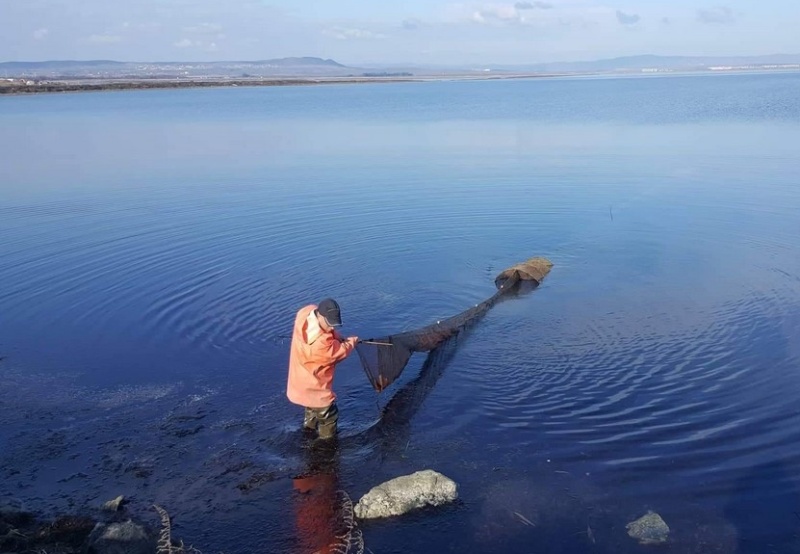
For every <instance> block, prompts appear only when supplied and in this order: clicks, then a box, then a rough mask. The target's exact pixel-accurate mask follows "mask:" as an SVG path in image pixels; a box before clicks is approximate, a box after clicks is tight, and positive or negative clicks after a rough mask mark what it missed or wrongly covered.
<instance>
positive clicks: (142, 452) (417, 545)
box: [0, 73, 800, 554]
mask: <svg viewBox="0 0 800 554" xmlns="http://www.w3.org/2000/svg"><path fill="white" fill-rule="evenodd" d="M798 90H800V74H796V73H794V74H791V73H790V74H759V75H725V76H687V77H658V78H615V79H540V80H515V81H478V82H436V83H398V84H379V85H331V86H318V87H275V88H249V89H248V88H237V89H213V90H174V91H136V92H114V93H86V94H64V95H42V96H26V97H5V98H2V99H0V129H2V131H0V285H1V286H0V357H3V360H2V361H0V472H1V473H0V475H2V481H0V500H2V499H5V498H7V497H13V498H15V499H18V500H21V501H23V502H24V503H25V505H26V506H27V507H29V508H31V509H35V510H41V511H44V512H46V513H61V512H66V511H69V512H75V511H79V512H80V511H86V510H92V509H94V508H95V507H97V506H98V505H99V504H100V503H102V502H104V501H105V500H108V499H110V498H113V497H115V496H117V495H118V494H124V495H126V496H129V497H131V499H132V501H131V504H130V505H129V509H130V510H131V512H132V513H133V514H135V515H137V516H138V517H143V518H145V519H149V520H151V521H152V522H153V523H154V524H155V523H156V522H157V518H156V515H155V512H153V511H152V510H151V509H150V505H151V504H152V503H158V504H160V505H162V506H164V507H165V508H167V510H168V511H169V512H170V513H171V514H172V515H173V517H174V519H175V526H174V534H175V535H177V536H180V537H181V538H183V539H184V540H185V542H187V544H188V543H191V544H193V545H194V546H196V547H197V548H199V549H200V550H203V551H205V552H218V551H224V552H227V553H229V554H232V553H239V552H241V553H251V552H310V551H312V550H313V549H314V548H319V547H320V546H322V543H323V542H325V541H326V540H327V539H329V538H330V536H329V535H330V534H331V533H332V532H333V531H332V530H331V528H330V526H329V525H327V524H326V523H325V522H326V521H327V519H328V516H329V515H330V514H332V513H335V509H334V508H335V506H332V505H331V503H336V502H340V499H338V497H337V498H334V497H333V496H331V495H330V494H327V493H326V492H325V491H330V490H343V491H346V492H347V493H348V494H349V495H350V497H352V498H353V499H354V500H357V499H358V498H359V497H360V496H361V495H362V494H364V493H365V492H366V491H367V490H369V489H370V488H371V487H373V486H375V485H377V484H379V483H380V482H382V481H384V480H386V479H389V478H392V477H395V476H398V475H402V474H408V473H411V472H413V471H417V470H419V469H425V468H432V469H436V470H438V471H440V472H442V473H444V474H446V475H448V476H450V477H452V478H453V479H455V480H456V481H457V482H458V483H459V487H460V488H459V495H460V500H459V502H457V503H456V504H454V505H451V506H448V507H445V508H441V509H433V510H425V511H423V512H422V513H419V514H413V515H409V516H406V517H403V518H398V519H393V520H387V521H382V522H379V523H368V524H363V525H362V531H363V536H364V540H365V543H366V546H367V547H368V548H370V550H371V551H373V552H375V553H386V552H420V553H423V552H431V553H433V552H447V551H452V552H530V551H537V552H548V553H550V552H565V553H566V552H569V553H572V552H575V553H579V552H580V553H583V552H603V553H606V552H608V553H610V552H640V551H642V552H645V551H648V547H642V546H639V545H638V544H637V543H636V542H635V541H634V540H633V539H631V538H630V537H628V536H627V534H626V530H625V524H626V523H628V522H630V521H633V520H634V519H636V518H638V517H640V516H642V515H644V514H645V513H646V512H647V511H648V510H653V511H656V512H658V513H659V514H661V516H662V517H663V518H664V520H665V521H666V522H667V523H668V524H669V526H670V528H671V534H670V539H669V542H668V544H666V545H664V546H663V547H662V549H661V550H662V551H664V552H754V553H762V552H777V553H783V552H793V553H796V552H800V536H799V534H800V402H798V400H797V399H798V397H800V339H798V337H800V247H798V244H799V243H800V240H798V239H800V182H798V180H799V179H800V177H798V176H800V149H798V147H797V145H798V144H800V101H799V100H798V94H797V93H798ZM534 255H536V256H546V257H548V258H549V259H551V260H552V261H553V263H554V264H555V266H554V269H553V271H552V273H551V274H550V276H549V277H548V278H547V280H546V281H545V282H544V284H543V286H542V287H540V288H539V289H537V290H536V291H534V292H533V293H531V294H528V295H524V296H522V297H519V298H516V299H514V300H513V301H507V302H503V303H502V304H500V305H498V306H496V307H495V308H494V309H493V310H492V311H491V312H489V314H488V315H487V316H486V318H485V319H483V320H482V321H481V322H480V323H479V324H478V325H476V326H475V327H474V328H473V329H471V330H470V331H469V332H468V333H467V334H466V335H465V336H462V337H460V338H459V340H458V343H457V344H455V345H451V346H450V347H449V348H448V349H447V351H446V352H442V353H439V355H438V356H437V357H436V358H435V359H431V360H428V361H427V363H426V358H425V356H424V355H417V356H416V357H415V358H414V359H413V360H412V363H411V364H410V365H409V367H408V369H407V371H406V372H405V373H404V375H403V377H402V379H401V381H400V382H399V383H397V384H395V385H394V386H393V387H392V388H390V389H389V390H388V391H386V392H384V393H383V394H381V395H376V393H375V392H374V391H373V390H372V389H371V388H370V386H369V383H368V381H367V379H366V377H365V376H364V373H363V371H362V370H361V368H360V366H359V364H358V361H357V360H356V359H355V358H352V359H348V360H346V361H345V362H344V363H343V364H341V366H340V367H339V370H338V372H337V375H336V381H335V390H336V391H337V393H338V395H339V399H340V410H341V417H342V419H341V422H340V425H341V435H342V438H341V440H340V445H339V446H340V448H339V451H338V452H337V453H336V454H335V459H334V460H333V462H331V463H332V464H333V465H332V466H326V467H328V468H329V469H330V467H332V468H334V471H333V473H332V474H330V471H327V472H324V475H328V477H326V478H330V480H329V481H324V482H323V483H322V484H320V483H316V485H315V486H316V488H315V489H313V490H316V491H317V493H314V492H313V490H312V493H310V494H301V493H300V492H299V489H300V488H302V484H301V483H300V482H299V481H298V480H297V479H293V477H297V476H298V475H300V474H303V473H306V472H307V471H306V470H307V469H308V467H307V466H308V465H309V464H311V463H313V461H314V458H313V456H314V455H315V454H314V453H313V450H312V451H309V449H307V448H306V447H305V446H304V443H303V440H302V437H301V435H300V433H299V429H298V427H299V424H300V418H301V412H300V410H299V409H298V408H296V407H294V406H292V405H291V404H289V403H288V401H287V400H286V399H285V396H284V391H285V379H286V363H287V360H288V347H289V344H288V340H287V339H286V336H287V335H288V334H290V332H291V323H292V320H293V317H294V313H295V312H296V310H297V309H299V308H300V307H302V306H303V305H304V304H306V303H309V302H314V301H317V300H319V299H321V298H323V297H325V296H334V297H335V298H337V299H338V300H339V302H340V304H341V305H342V308H343V311H344V317H345V320H346V322H347V325H346V329H345V332H346V333H348V334H357V335H359V336H362V337H367V336H380V335H382V334H386V333H393V332H397V331H402V330H407V329H412V328H415V327H418V326H422V325H425V324H428V323H431V322H432V321H435V320H437V319H441V318H443V317H446V316H449V315H453V314H455V313H458V312H460V311H462V310H463V309H465V308H467V307H469V306H471V305H473V304H475V303H477V302H480V301H482V300H484V299H485V298H487V297H488V296H490V295H491V294H492V293H493V290H494V289H493V279H494V276H495V274H496V273H497V272H499V271H500V270H502V269H504V268H505V267H507V266H510V265H513V264H514V263H517V262H519V261H522V260H524V259H527V258H529V257H531V256H534ZM326 487H328V488H327V489H326ZM320 491H322V492H320ZM320 514H322V515H320ZM325 514H327V515H325ZM520 516H522V517H520ZM334 519H335V518H334ZM526 520H527V521H526Z"/></svg>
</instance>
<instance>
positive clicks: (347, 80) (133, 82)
mask: <svg viewBox="0 0 800 554" xmlns="http://www.w3.org/2000/svg"><path fill="white" fill-rule="evenodd" d="M562 76H565V75H550V74H519V75H517V74H515V75H491V76H488V75H486V76H484V75H452V76H445V75H430V76H423V75H421V76H402V77H400V76H397V77H316V78H311V77H280V78H259V79H224V78H213V79H202V80H201V79H186V80H184V79H179V80H177V79H119V80H116V79H114V80H111V79H108V80H102V81H92V80H88V79H75V80H66V79H56V80H47V81H41V82H36V83H35V84H23V83H19V84H8V85H0V95H4V94H5V95H23V94H53V93H61V92H100V91H122V90H152V89H188V88H223V87H280V86H314V85H347V84H374V83H412V82H413V83H422V82H439V81H470V80H476V81H489V80H504V79H534V78H548V77H562Z"/></svg>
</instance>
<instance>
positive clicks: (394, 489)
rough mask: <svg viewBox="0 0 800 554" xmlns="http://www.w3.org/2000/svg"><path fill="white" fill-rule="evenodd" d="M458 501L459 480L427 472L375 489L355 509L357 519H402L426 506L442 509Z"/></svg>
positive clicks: (397, 479)
mask: <svg viewBox="0 0 800 554" xmlns="http://www.w3.org/2000/svg"><path fill="white" fill-rule="evenodd" d="M456 498H458V486H457V485H456V483H455V481H453V480H452V479H449V478H447V477H445V476H444V475H442V474H441V473H437V472H435V471H433V470H430V469H426V470H424V471H418V472H416V473H413V474H411V475H403V476H402V477H397V478H395V479H392V480H391V481H386V482H385V483H383V484H381V485H378V486H377V487H374V488H373V489H372V490H370V491H369V492H368V493H367V494H365V495H364V496H363V497H362V498H361V500H359V501H358V504H356V506H355V509H354V511H355V514H356V517H358V518H361V519H371V518H379V517H390V516H399V515H402V514H405V513H407V512H410V511H412V510H416V509H418V508H422V507H425V506H439V505H441V504H446V503H448V502H452V501H454V500H455V499H456Z"/></svg>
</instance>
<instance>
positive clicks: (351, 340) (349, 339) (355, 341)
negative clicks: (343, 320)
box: [347, 337, 358, 346]
mask: <svg viewBox="0 0 800 554" xmlns="http://www.w3.org/2000/svg"><path fill="white" fill-rule="evenodd" d="M347 342H349V343H350V344H352V345H353V346H355V345H356V344H358V337H347Z"/></svg>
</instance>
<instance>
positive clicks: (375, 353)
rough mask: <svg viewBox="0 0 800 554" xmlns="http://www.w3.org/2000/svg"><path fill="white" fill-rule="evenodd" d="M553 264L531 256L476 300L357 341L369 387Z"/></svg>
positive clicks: (390, 378)
mask: <svg viewBox="0 0 800 554" xmlns="http://www.w3.org/2000/svg"><path fill="white" fill-rule="evenodd" d="M552 267H553V264H552V263H550V261H548V260H546V259H545V258H531V259H530V260H528V261H526V262H523V263H521V264H517V265H515V266H513V267H510V268H508V269H506V270H505V271H503V272H501V273H500V274H499V275H497V277H496V278H495V281H494V282H495V286H496V287H497V292H495V293H494V294H493V295H492V296H491V298H488V299H487V300H484V301H483V302H481V303H480V304H476V305H475V306H474V307H472V308H469V309H468V310H465V311H463V312H461V313H460V314H458V315H454V316H453V317H450V318H448V319H443V320H441V321H437V322H436V323H433V324H431V325H428V326H426V327H422V328H420V329H414V330H413V331H406V332H404V333H399V334H396V335H388V336H385V337H380V338H375V339H368V340H363V341H360V342H359V343H358V344H357V345H356V352H358V357H359V358H360V359H361V365H362V366H363V367H364V371H365V372H366V374H367V378H368V379H369V382H370V383H372V386H373V388H374V389H375V390H376V391H378V392H381V391H382V390H384V389H385V388H386V387H388V386H389V385H391V384H392V383H394V382H395V380H397V378H398V377H399V376H400V374H401V373H402V372H403V369H405V367H406V364H408V360H409V359H410V358H411V355H412V354H413V353H414V352H430V351H431V350H433V349H434V348H436V347H437V346H439V345H441V344H442V343H443V342H445V341H446V340H447V339H449V338H451V337H453V336H454V335H456V334H458V333H459V332H460V331H462V330H463V329H465V328H466V327H467V326H468V325H469V324H470V323H472V322H474V321H476V320H477V319H478V318H480V317H481V316H482V315H484V314H485V313H486V312H487V311H489V309H490V308H491V307H492V306H494V305H495V304H497V303H498V302H499V301H500V300H502V299H503V298H504V297H505V296H506V295H508V294H509V293H510V292H512V291H514V290H516V289H517V288H518V287H519V286H520V284H522V283H526V284H527V285H529V286H532V287H537V286H539V284H540V283H541V282H542V280H543V279H544V278H545V276H546V275H547V274H548V273H549V272H550V269H551V268H552Z"/></svg>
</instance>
